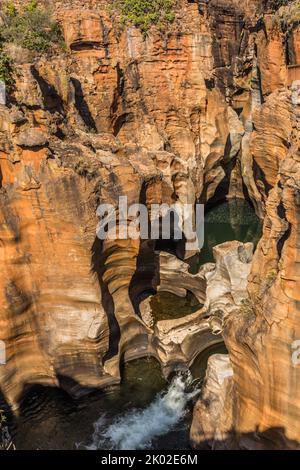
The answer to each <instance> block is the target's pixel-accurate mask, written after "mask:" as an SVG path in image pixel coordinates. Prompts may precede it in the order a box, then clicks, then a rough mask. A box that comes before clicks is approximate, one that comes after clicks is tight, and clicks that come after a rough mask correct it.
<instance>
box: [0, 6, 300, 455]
mask: <svg viewBox="0 0 300 470" xmlns="http://www.w3.org/2000/svg"><path fill="white" fill-rule="evenodd" d="M13 3H14V5H15V6H16V8H17V9H18V8H22V4H23V3H24V2H19V1H15V2H13ZM115 3H116V2H114V1H113V0H111V1H102V0H85V1H83V0H64V1H60V0H53V1H51V2H47V1H46V0H44V1H42V0H41V1H39V2H37V4H38V7H35V8H45V9H49V11H50V12H51V17H52V19H53V21H55V23H56V24H57V25H58V26H59V28H60V30H61V32H62V36H63V45H61V44H57V45H54V46H53V47H52V48H50V49H49V50H46V51H38V52H37V51H36V50H33V49H32V48H31V47H23V46H20V45H19V44H16V43H15V42H14V41H12V40H6V41H4V42H3V44H2V45H1V48H2V49H3V51H4V52H5V54H6V56H7V57H9V58H10V60H11V63H12V64H13V65H12V77H13V83H12V84H11V85H10V86H8V85H7V87H6V99H5V100H4V102H3V104H1V105H0V258H1V273H0V306H1V308H0V340H1V341H2V342H3V344H4V345H5V353H6V361H5V364H3V365H0V395H1V396H2V397H3V401H4V402H5V404H6V406H7V407H8V408H9V409H10V410H11V412H12V414H14V415H16V416H18V414H19V413H20V407H21V405H22V400H23V398H24V396H25V395H26V393H27V391H28V390H30V388H31V387H33V386H37V385H40V386H43V387H53V388H54V387H55V388H59V389H61V390H64V391H66V392H67V393H68V394H69V395H70V396H71V397H73V398H74V399H80V398H81V397H83V396H86V395H87V394H88V393H90V392H91V391H94V390H95V389H96V390H101V391H105V390H106V389H107V387H109V388H110V387H113V386H117V385H118V384H119V383H120V382H121V381H122V370H123V366H124V364H126V363H129V362H131V361H134V360H137V359H139V358H146V357H149V356H151V357H152V358H154V359H155V360H156V361H158V363H159V365H160V369H161V371H162V374H163V376H164V378H166V379H170V377H172V376H173V375H174V373H176V372H177V371H187V370H188V369H189V368H190V367H191V366H192V364H193V363H194V362H195V360H196V358H197V357H198V356H199V355H200V354H201V353H203V352H204V351H206V350H208V349H209V348H211V347H213V346H216V345H222V344H224V343H225V346H226V349H227V352H228V354H217V355H213V356H211V357H210V358H209V360H208V366H207V370H206V376H205V379H204V382H203V384H202V387H201V392H200V395H199V396H198V398H197V401H196V403H195V406H194V411H193V419H192V424H191V429H190V434H189V435H190V445H191V446H192V447H193V448H195V449H202V448H210V449H211V448H212V449H223V448H226V449H270V448H272V449H273V448H275V449H278V448H283V449H285V448H299V446H300V426H299V422H300V401H299V397H298V393H297V391H298V387H299V386H300V366H299V365H298V364H297V363H295V361H293V352H294V350H295V347H294V346H295V345H296V344H297V343H296V342H297V341H299V340H300V322H299V321H298V317H299V312H300V225H299V224H300V142H299V136H300V2H299V0H296V1H294V0H293V1H284V0H283V1H280V0H277V1H276V0H245V1H243V2H241V1H238V0H194V1H192V0H178V1H174V7H173V8H174V18H173V17H172V20H170V21H168V22H166V23H163V24H159V23H158V24H154V25H152V26H150V27H149V29H148V30H147V32H146V33H145V32H143V31H141V28H139V27H138V26H135V25H134V24H132V23H130V22H126V21H125V22H124V21H123V18H122V17H121V14H120V11H119V10H118V9H117V8H115V7H114V4H115ZM3 5H4V4H3ZM1 8H2V10H1V15H0V23H1V25H2V26H3V25H4V24H5V21H6V20H5V14H6V13H5V11H4V6H3V7H1ZM47 11H48V10H47ZM0 72H1V69H0ZM123 195H126V196H127V198H128V204H138V203H143V204H145V205H146V207H147V208H149V212H150V216H151V205H152V204H168V205H172V204H174V203H176V204H178V205H179V206H183V205H184V204H192V205H195V204H196V203H200V204H204V206H205V209H206V211H207V213H208V214H209V213H210V210H211V211H213V210H214V208H217V207H219V206H220V205H222V204H224V202H226V204H227V203H230V202H233V203H235V201H241V200H243V201H244V203H247V204H248V206H249V207H250V208H251V210H252V211H253V214H254V213H255V214H256V215H255V214H254V216H253V217H254V219H253V220H254V221H252V222H251V224H252V226H253V224H255V220H256V219H259V220H260V223H261V224H262V225H263V231H262V234H261V233H260V230H258V232H259V236H258V237H257V238H258V239H259V242H258V245H257V246H256V242H257V240H256V239H255V236H254V235H253V233H252V232H251V233H252V235H251V236H249V237H248V238H246V237H242V238H243V239H242V238H241V239H239V240H237V239H235V238H231V237H227V239H226V237H224V238H223V240H222V241H223V243H219V242H216V244H214V243H212V241H210V245H211V259H209V262H208V260H206V262H201V256H202V254H203V250H204V251H205V247H204V248H203V250H202V253H201V252H200V254H199V253H198V254H197V253H196V254H195V253H192V252H190V251H189V250H188V249H187V247H186V245H187V244H186V243H185V242H186V240H185V241H184V240H181V241H177V240H175V239H172V240H170V241H169V243H168V244H164V243H160V242H161V241H160V240H153V239H151V237H150V238H148V239H106V240H100V239H99V238H98V237H97V236H96V229H97V224H98V217H97V207H98V206H99V204H111V205H112V206H114V207H115V208H116V210H118V201H119V197H120V196H123ZM230 207H235V206H230ZM236 207H239V206H236ZM233 212H234V214H233ZM233 212H230V211H229V215H228V218H229V219H230V220H231V222H232V224H233V225H234V224H236V225H238V224H239V222H241V220H242V212H240V211H239V209H238V210H236V211H233ZM251 220H252V219H251ZM129 222H130V221H129V220H128V223H129ZM242 223H243V222H242ZM252 228H253V227H252ZM207 237H208V239H209V238H210V233H209V232H208V234H207ZM208 242H209V240H208ZM199 256H200V258H199ZM191 260H194V261H195V260H196V262H195V263H193V262H192V261H191ZM199 260H200V261H199ZM194 264H195V265H196V268H195V269H194V268H193V266H192V265H194ZM165 293H168V295H170V296H173V297H171V298H172V299H176V300H175V301H174V302H173V306H172V311H174V316H173V317H172V312H170V314H169V316H168V317H163V318H159V316H157V314H156V312H155V309H154V307H153V305H154V304H155V302H156V303H157V302H159V299H160V298H161V297H159V296H163V295H164V294H165ZM187 298H192V304H193V308H192V309H190V310H189V311H188V312H187V313H186V314H185V315H181V316H178V315H177V316H176V315H175V313H176V307H177V303H178V305H179V304H180V302H181V301H182V302H183V301H184V299H187Z"/></svg>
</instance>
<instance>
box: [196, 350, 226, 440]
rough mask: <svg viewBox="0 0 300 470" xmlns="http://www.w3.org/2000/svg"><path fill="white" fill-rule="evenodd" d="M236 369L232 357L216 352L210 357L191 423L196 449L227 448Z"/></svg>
mask: <svg viewBox="0 0 300 470" xmlns="http://www.w3.org/2000/svg"><path fill="white" fill-rule="evenodd" d="M232 386H233V370H232V366H231V364H230V359H229V356H228V355H226V354H214V355H213V356H211V357H210V358H209V359H208V364H207V369H206V377H205V381H204V384H203V387H202V391H201V396H200V398H199V400H198V401H197V403H196V405H195V408H194V419H193V422H192V426H191V433H190V438H191V444H192V445H196V447H197V448H199V447H200V448H213V449H218V448H223V449H224V448H226V441H227V440H230V435H231V424H232V412H233V410H232V407H231V408H230V407H228V408H226V406H227V404H228V401H230V400H231V396H232Z"/></svg>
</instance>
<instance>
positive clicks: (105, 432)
mask: <svg viewBox="0 0 300 470" xmlns="http://www.w3.org/2000/svg"><path fill="white" fill-rule="evenodd" d="M192 382H193V378H192V375H191V374H190V373H182V374H180V375H176V376H175V377H174V378H173V380H172V382H171V384H170V386H169V388H168V390H167V392H166V393H165V394H159V395H157V397H156V398H155V400H154V401H153V402H152V403H151V404H150V405H149V406H148V407H146V408H145V409H144V410H132V411H130V412H128V413H126V414H125V415H123V416H120V417H117V418H116V419H115V420H114V421H113V423H112V424H110V425H108V426H107V425H106V419H105V415H102V416H101V417H100V418H99V419H98V421H97V422H96V423H95V425H94V428H95V431H94V434H93V437H92V444H91V445H89V446H87V447H86V448H87V449H89V450H96V449H116V450H136V449H146V448H149V447H150V446H151V442H152V440H153V439H155V438H157V437H159V436H162V435H164V434H166V433H167V432H169V431H170V430H172V428H173V427H174V426H175V425H176V424H177V423H178V422H179V421H180V420H181V419H182V418H183V417H184V415H185V413H186V405H187V403H188V402H189V401H190V400H191V399H192V398H193V397H195V396H196V395H197V394H198V393H199V389H192V390H191V388H192V387H191V386H192Z"/></svg>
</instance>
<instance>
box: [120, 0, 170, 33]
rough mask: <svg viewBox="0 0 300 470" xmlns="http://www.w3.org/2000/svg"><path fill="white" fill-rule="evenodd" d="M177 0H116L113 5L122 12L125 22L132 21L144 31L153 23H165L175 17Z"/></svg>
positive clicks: (122, 18)
mask: <svg viewBox="0 0 300 470" xmlns="http://www.w3.org/2000/svg"><path fill="white" fill-rule="evenodd" d="M175 3H176V0H115V1H114V3H113V6H114V7H115V8H116V9H117V10H118V11H119V12H120V13H121V20H122V22H123V23H131V24H133V25H134V26H137V27H139V28H140V29H141V30H142V31H143V32H144V33H146V32H147V31H148V29H149V28H150V26H151V25H153V24H154V25H163V24H164V23H168V22H172V21H173V20H174V18H175V12H174V6H175Z"/></svg>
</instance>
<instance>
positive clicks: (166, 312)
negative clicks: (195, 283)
mask: <svg viewBox="0 0 300 470" xmlns="http://www.w3.org/2000/svg"><path fill="white" fill-rule="evenodd" d="M150 306H151V310H152V314H153V317H154V321H155V322H157V321H160V320H172V319H174V318H181V317H184V316H186V315H189V314H191V313H194V312H196V311H197V310H199V309H200V308H201V307H202V305H201V304H199V302H198V300H197V299H196V297H195V296H194V295H193V294H192V293H191V292H188V293H187V296H186V297H178V296H177V295H175V294H171V293H170V292H164V291H162V292H158V293H157V294H156V295H154V296H153V297H152V298H151V301H150Z"/></svg>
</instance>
